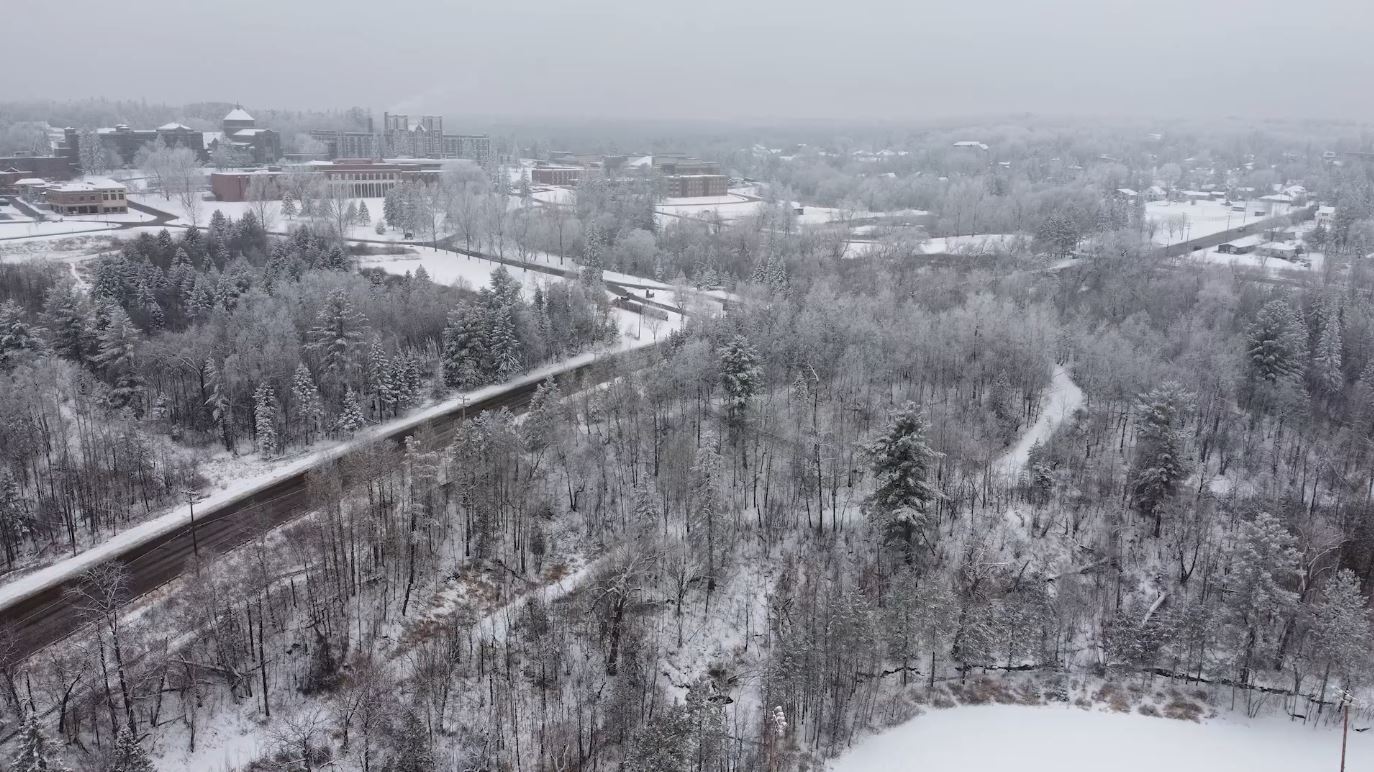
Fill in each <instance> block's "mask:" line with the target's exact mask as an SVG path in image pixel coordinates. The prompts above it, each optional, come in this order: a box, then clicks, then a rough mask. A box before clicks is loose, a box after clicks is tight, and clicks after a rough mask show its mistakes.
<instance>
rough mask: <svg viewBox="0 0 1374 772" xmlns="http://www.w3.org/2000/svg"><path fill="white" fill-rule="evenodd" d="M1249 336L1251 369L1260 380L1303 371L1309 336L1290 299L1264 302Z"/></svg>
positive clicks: (1269, 380) (1288, 375)
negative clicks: (1307, 336)
mask: <svg viewBox="0 0 1374 772" xmlns="http://www.w3.org/2000/svg"><path fill="white" fill-rule="evenodd" d="M1246 335H1247V339H1248V352H1249V356H1250V368H1251V372H1253V373H1254V374H1255V375H1256V376H1257V377H1259V378H1260V379H1262V380H1264V381H1267V382H1269V383H1276V382H1278V381H1280V380H1282V379H1285V378H1290V377H1292V376H1294V375H1297V374H1299V373H1300V372H1302V363H1303V360H1304V357H1305V356H1306V352H1307V345H1306V335H1305V333H1304V331H1303V327H1302V322H1301V321H1300V320H1299V319H1298V315H1297V312H1295V311H1294V310H1293V308H1292V306H1290V305H1289V304H1288V301H1286V300H1284V299H1283V298H1275V299H1273V300H1271V301H1269V302H1268V303H1266V304H1264V307H1263V308H1261V309H1260V311H1259V313H1258V314H1256V315H1255V321H1254V322H1252V323H1251V324H1250V327H1249V329H1248V330H1247V332H1246Z"/></svg>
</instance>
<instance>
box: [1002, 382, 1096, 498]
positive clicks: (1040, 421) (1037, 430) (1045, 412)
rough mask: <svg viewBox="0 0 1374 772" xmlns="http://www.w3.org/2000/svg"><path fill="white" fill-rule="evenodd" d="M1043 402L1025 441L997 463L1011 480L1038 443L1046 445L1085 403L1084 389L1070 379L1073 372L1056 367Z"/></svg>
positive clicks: (1020, 440)
mask: <svg viewBox="0 0 1374 772" xmlns="http://www.w3.org/2000/svg"><path fill="white" fill-rule="evenodd" d="M1041 399H1042V402H1043V404H1042V405H1041V407H1040V415H1039V416H1038V417H1037V418H1036V419H1035V423H1033V424H1031V426H1030V428H1029V429H1027V430H1026V431H1025V432H1023V433H1022V434H1021V439H1019V440H1017V441H1016V444H1015V445H1013V446H1012V447H1011V449H1010V450H1008V451H1007V452H1006V453H1004V454H1003V455H1002V457H1001V458H1000V459H998V460H997V465H996V467H995V468H996V469H998V470H1000V471H1001V472H1002V473H1003V474H1006V475H1007V476H1009V477H1015V476H1016V475H1018V474H1020V472H1021V469H1022V468H1023V467H1025V466H1026V459H1028V458H1029V457H1030V450H1031V447H1032V446H1033V445H1035V443H1037V442H1039V443H1042V444H1043V443H1044V442H1045V441H1046V440H1048V439H1049V438H1050V435H1051V434H1053V433H1054V430H1055V428H1056V427H1058V426H1059V425H1060V424H1061V423H1063V422H1064V420H1065V419H1067V418H1068V417H1069V416H1071V415H1073V411H1075V410H1077V409H1078V406H1079V405H1082V404H1083V390H1082V389H1080V388H1078V384H1076V383H1074V382H1073V378H1071V377H1069V371H1068V370H1067V369H1065V368H1064V366H1063V365H1055V366H1054V374H1053V376H1052V377H1051V379H1050V386H1049V389H1047V390H1046V392H1045V395H1044V396H1043V397H1042V398H1041Z"/></svg>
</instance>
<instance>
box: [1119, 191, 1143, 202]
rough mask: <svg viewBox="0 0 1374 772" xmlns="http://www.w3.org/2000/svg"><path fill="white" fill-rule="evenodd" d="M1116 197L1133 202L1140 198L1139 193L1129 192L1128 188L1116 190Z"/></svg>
mask: <svg viewBox="0 0 1374 772" xmlns="http://www.w3.org/2000/svg"><path fill="white" fill-rule="evenodd" d="M1116 197H1117V198H1121V199H1125V200H1127V201H1134V200H1136V199H1137V198H1140V193H1138V192H1136V191H1134V190H1131V189H1130V188H1117V189H1116Z"/></svg>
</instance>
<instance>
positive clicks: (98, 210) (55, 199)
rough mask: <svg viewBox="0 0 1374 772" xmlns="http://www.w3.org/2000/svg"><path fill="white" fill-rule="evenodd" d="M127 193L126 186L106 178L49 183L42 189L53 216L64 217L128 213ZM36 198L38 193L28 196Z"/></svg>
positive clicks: (43, 199)
mask: <svg viewBox="0 0 1374 772" xmlns="http://www.w3.org/2000/svg"><path fill="white" fill-rule="evenodd" d="M36 192H39V191H36ZM127 194H128V189H127V188H125V187H124V186H123V185H121V184H119V183H118V182H115V181H114V180H103V179H89V180H86V181H84V182H56V183H48V184H47V185H45V186H44V187H43V188H41V196H42V201H43V203H44V204H47V206H48V209H50V210H52V212H53V214H60V215H64V216H69V215H82V214H97V215H98V214H123V213H125V212H127V211H129V201H128V198H127ZM33 195H35V193H32V192H31V193H29V196H33ZM29 196H26V198H27V197H29Z"/></svg>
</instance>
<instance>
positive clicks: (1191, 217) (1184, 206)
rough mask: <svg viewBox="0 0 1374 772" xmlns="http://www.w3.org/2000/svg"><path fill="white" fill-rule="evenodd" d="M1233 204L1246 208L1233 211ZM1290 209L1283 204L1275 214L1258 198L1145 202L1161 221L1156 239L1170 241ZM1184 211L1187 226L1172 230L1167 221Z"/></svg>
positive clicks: (1150, 215)
mask: <svg viewBox="0 0 1374 772" xmlns="http://www.w3.org/2000/svg"><path fill="white" fill-rule="evenodd" d="M1232 206H1239V207H1243V209H1244V211H1241V212H1236V211H1233V210H1232ZM1290 209H1291V207H1289V206H1287V205H1282V204H1280V205H1278V208H1276V209H1274V210H1273V214H1270V213H1269V212H1270V209H1269V206H1268V205H1267V204H1266V203H1263V202H1258V201H1244V202H1240V201H1238V202H1233V203H1232V204H1229V205H1228V204H1226V203H1224V202H1221V201H1197V202H1195V203H1190V202H1187V201H1151V202H1149V203H1147V204H1145V217H1146V218H1148V219H1149V220H1150V221H1152V222H1155V223H1158V225H1159V227H1158V228H1157V229H1156V231H1155V234H1154V242H1155V243H1156V244H1160V245H1169V244H1177V243H1178V242H1180V241H1185V240H1187V239H1195V238H1198V237H1200V236H1206V235H1209V234H1212V233H1221V232H1222V231H1225V230H1230V229H1231V228H1239V227H1240V226H1242V225H1248V224H1250V223H1252V222H1255V221H1256V220H1263V219H1265V218H1267V217H1271V216H1274V215H1280V214H1287V213H1288V211H1289V210H1290ZM1258 211H1263V212H1264V214H1259V215H1257V214H1255V212H1258ZM1180 215H1182V216H1183V218H1186V228H1185V229H1183V230H1176V231H1174V232H1172V233H1171V232H1170V231H1169V230H1168V228H1167V227H1166V225H1165V224H1166V223H1167V222H1168V221H1169V219H1170V218H1175V217H1179V216H1180Z"/></svg>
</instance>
